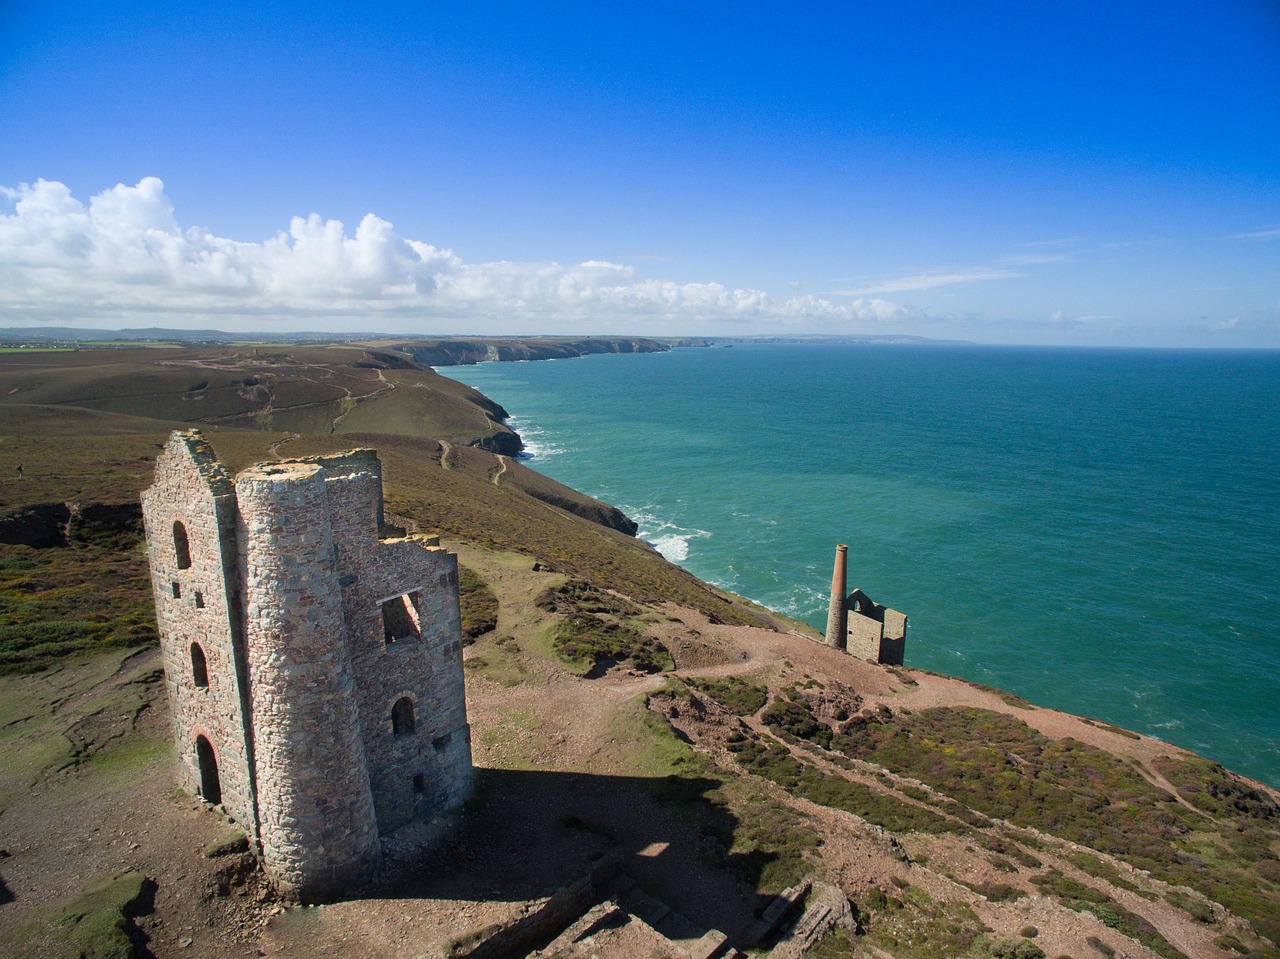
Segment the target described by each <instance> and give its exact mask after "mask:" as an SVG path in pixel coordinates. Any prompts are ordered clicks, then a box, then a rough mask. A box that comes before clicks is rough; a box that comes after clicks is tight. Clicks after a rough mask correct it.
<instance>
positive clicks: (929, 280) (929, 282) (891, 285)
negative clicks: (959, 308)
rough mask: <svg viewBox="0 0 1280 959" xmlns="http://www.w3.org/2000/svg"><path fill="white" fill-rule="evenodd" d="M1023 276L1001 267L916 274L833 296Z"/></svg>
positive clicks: (1020, 273) (837, 292) (834, 292)
mask: <svg viewBox="0 0 1280 959" xmlns="http://www.w3.org/2000/svg"><path fill="white" fill-rule="evenodd" d="M1023 275H1024V274H1023V273H1022V272H1020V271H1018V270H1010V269H1007V268H1001V267H980V268H977V269H972V270H961V271H958V272H951V273H943V272H938V273H915V274H912V275H910V276H896V277H887V278H885V279H882V280H875V281H871V282H868V283H866V284H865V285H863V286H861V287H858V288H856V289H849V290H833V291H832V294H831V295H834V296H871V295H873V294H877V293H907V292H911V291H913V290H932V289H936V288H937V287H940V286H958V285H961V284H966V283H985V282H986V281H988V280H1012V279H1016V278H1018V277H1020V276H1023Z"/></svg>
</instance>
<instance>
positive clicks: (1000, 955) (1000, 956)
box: [990, 939, 1044, 959]
mask: <svg viewBox="0 0 1280 959" xmlns="http://www.w3.org/2000/svg"><path fill="white" fill-rule="evenodd" d="M990 954H991V959H1044V950H1043V949H1041V948H1040V947H1039V946H1037V945H1036V944H1035V943H1034V942H1032V941H1031V940H1030V939H998V940H996V941H995V942H993V943H992V944H991V953H990Z"/></svg>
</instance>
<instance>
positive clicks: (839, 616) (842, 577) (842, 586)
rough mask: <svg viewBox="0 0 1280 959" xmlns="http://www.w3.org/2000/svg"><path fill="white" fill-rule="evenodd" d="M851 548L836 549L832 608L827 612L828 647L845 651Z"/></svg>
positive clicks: (832, 578)
mask: <svg viewBox="0 0 1280 959" xmlns="http://www.w3.org/2000/svg"><path fill="white" fill-rule="evenodd" d="M848 559H849V547H848V546H845V545H843V544H841V545H839V546H837V547H836V565H835V569H834V570H833V571H832V573H831V606H830V607H829V608H828V610H827V645H828V646H834V647H836V648H837V649H844V648H845V646H846V644H847V642H848V640H847V634H848V628H849V623H848V610H847V608H846V607H845V590H847V589H848Z"/></svg>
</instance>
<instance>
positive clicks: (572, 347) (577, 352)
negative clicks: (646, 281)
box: [391, 336, 668, 366]
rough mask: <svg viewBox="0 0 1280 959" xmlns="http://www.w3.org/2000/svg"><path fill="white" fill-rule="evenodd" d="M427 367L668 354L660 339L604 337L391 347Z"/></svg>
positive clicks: (460, 341)
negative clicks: (598, 356)
mask: <svg viewBox="0 0 1280 959" xmlns="http://www.w3.org/2000/svg"><path fill="white" fill-rule="evenodd" d="M391 348H392V349H395V350H398V351H399V352H401V353H404V354H405V355H407V356H411V357H413V359H414V360H416V361H417V362H419V363H422V364H423V365H425V366H471V365H473V364H475V363H485V362H495V361H498V362H517V361H521V360H565V359H572V358H573V357H577V356H588V355H590V354H593V353H665V352H666V351H667V350H668V346H667V345H666V344H664V343H661V342H659V341H658V340H650V339H645V338H638V337H625V336H603V337H588V338H583V339H560V338H542V337H521V338H513V339H492V338H488V337H486V338H484V339H450V340H420V341H416V342H414V341H411V342H406V343H399V344H396V345H395V346H393V347H391Z"/></svg>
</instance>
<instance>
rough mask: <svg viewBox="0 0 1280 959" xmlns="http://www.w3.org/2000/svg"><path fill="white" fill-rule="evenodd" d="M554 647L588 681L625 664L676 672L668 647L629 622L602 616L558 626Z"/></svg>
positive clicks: (644, 669) (645, 670)
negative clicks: (607, 618)
mask: <svg viewBox="0 0 1280 959" xmlns="http://www.w3.org/2000/svg"><path fill="white" fill-rule="evenodd" d="M551 642H552V645H553V647H554V648H555V651H556V652H557V653H559V654H560V656H561V658H563V659H564V661H565V662H567V663H568V664H569V665H570V666H572V667H573V668H574V669H575V670H577V671H578V673H579V674H580V675H582V676H586V677H588V678H591V677H596V676H602V675H604V673H605V672H606V671H607V670H608V669H609V668H610V667H612V666H617V665H621V664H625V665H627V666H630V667H631V668H632V669H637V670H639V671H640V672H642V673H660V672H663V671H664V670H668V669H674V668H675V661H674V660H673V659H672V658H671V654H670V653H669V652H667V648H666V647H665V646H663V645H662V644H661V643H660V642H658V641H657V640H656V639H649V638H648V637H646V636H644V635H642V634H641V633H640V632H639V631H638V630H636V629H634V628H633V627H631V626H628V625H626V624H625V623H615V622H610V621H609V620H606V619H603V618H601V617H599V616H581V615H580V616H570V617H569V618H568V619H565V620H562V621H561V622H560V623H558V624H557V625H556V627H555V631H554V633H553V634H552V639H551Z"/></svg>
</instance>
